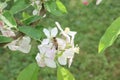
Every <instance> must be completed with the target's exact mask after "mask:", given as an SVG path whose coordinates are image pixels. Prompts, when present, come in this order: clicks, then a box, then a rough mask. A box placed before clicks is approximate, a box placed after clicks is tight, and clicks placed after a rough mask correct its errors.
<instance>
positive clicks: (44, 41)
mask: <svg viewBox="0 0 120 80" xmlns="http://www.w3.org/2000/svg"><path fill="white" fill-rule="evenodd" d="M49 42H50V39H43V41H42V45H44V44H48V43H49Z"/></svg>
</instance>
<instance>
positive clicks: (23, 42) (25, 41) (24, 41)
mask: <svg viewBox="0 0 120 80" xmlns="http://www.w3.org/2000/svg"><path fill="white" fill-rule="evenodd" d="M30 42H31V38H30V37H28V36H24V37H23V38H22V39H21V40H20V41H19V44H20V45H28V44H30Z"/></svg>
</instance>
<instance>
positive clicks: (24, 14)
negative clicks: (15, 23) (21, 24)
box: [22, 12, 31, 20]
mask: <svg viewBox="0 0 120 80" xmlns="http://www.w3.org/2000/svg"><path fill="white" fill-rule="evenodd" d="M22 17H23V20H24V19H27V18H29V17H31V16H30V15H29V14H28V13H26V12H23V13H22Z"/></svg>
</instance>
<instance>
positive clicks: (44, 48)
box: [36, 22, 79, 68]
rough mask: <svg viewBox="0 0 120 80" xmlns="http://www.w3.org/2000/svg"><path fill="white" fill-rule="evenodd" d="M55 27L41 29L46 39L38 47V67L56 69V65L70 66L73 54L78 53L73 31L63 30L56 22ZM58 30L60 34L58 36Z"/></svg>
mask: <svg viewBox="0 0 120 80" xmlns="http://www.w3.org/2000/svg"><path fill="white" fill-rule="evenodd" d="M55 23H56V25H57V27H54V28H53V29H46V28H44V29H43V32H44V33H45V35H46V37H47V38H45V39H43V40H42V41H41V44H40V45H38V49H39V53H38V54H37V56H36V61H37V63H38V65H39V66H40V67H45V66H48V67H51V68H56V67H57V65H59V64H60V65H67V64H68V67H70V66H71V64H72V61H73V58H74V54H75V53H79V47H77V46H75V45H74V37H75V35H76V32H75V31H70V29H69V28H65V30H63V29H62V28H61V26H60V24H59V23H58V22H55ZM58 29H59V30H60V32H61V33H60V34H59V35H58Z"/></svg>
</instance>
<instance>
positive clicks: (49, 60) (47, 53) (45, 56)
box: [36, 44, 56, 68]
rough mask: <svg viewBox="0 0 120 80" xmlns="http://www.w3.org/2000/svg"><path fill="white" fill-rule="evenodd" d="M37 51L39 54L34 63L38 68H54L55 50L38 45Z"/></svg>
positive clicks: (47, 46) (48, 46) (49, 46)
mask: <svg viewBox="0 0 120 80" xmlns="http://www.w3.org/2000/svg"><path fill="white" fill-rule="evenodd" d="M38 49H39V51H40V53H38V54H37V56H36V61H37V63H38V65H39V66H40V67H45V66H48V67H51V68H56V63H55V61H54V58H55V53H56V50H55V48H52V46H51V44H49V45H46V44H44V45H39V46H38Z"/></svg>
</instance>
